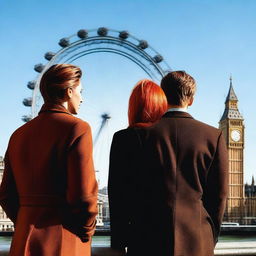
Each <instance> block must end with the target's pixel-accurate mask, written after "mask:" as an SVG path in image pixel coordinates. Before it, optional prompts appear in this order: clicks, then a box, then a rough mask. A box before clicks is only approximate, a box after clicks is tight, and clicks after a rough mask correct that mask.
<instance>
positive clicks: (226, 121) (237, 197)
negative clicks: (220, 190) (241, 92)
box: [219, 77, 244, 224]
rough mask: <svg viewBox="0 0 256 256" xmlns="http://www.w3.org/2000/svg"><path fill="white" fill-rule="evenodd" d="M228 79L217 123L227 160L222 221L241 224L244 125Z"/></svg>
mask: <svg viewBox="0 0 256 256" xmlns="http://www.w3.org/2000/svg"><path fill="white" fill-rule="evenodd" d="M243 121H244V119H243V117H242V115H241V114H240V112H239V110H238V99H237V96H236V94H235V91H234V88H233V85H232V78H231V77H230V87H229V92H228V95H227V98H226V101H225V110H224V113H223V115H222V117H221V119H220V122H219V128H220V129H221V130H222V132H223V135H224V137H225V139H226V144H227V149H228V158H229V159H228V160H229V192H228V200H227V207H226V212H225V216H224V221H228V222H239V223H240V224H242V222H243V220H242V216H243V209H244V208H243V205H244V168H243V166H244V124H243Z"/></svg>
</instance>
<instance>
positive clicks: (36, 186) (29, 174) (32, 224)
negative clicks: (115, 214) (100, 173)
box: [0, 104, 97, 256]
mask: <svg viewBox="0 0 256 256" xmlns="http://www.w3.org/2000/svg"><path fill="white" fill-rule="evenodd" d="M0 203H1V206H2V207H3V209H4V210H5V211H6V213H7V215H8V216H9V217H10V218H11V220H12V221H13V222H14V223H15V233H14V236H13V241H12V244H11V249H10V255H11V256H22V255H25V256H58V255H59V256H71V255H72V256H80V255H83V256H89V255H91V248H90V246H91V236H92V235H93V233H94V229H95V223H96V221H95V217H96V214H97V182H96V179H95V172H94V167H93V159H92V139H91V130H90V126H89V125H88V124H87V123H86V122H84V121H82V120H81V119H78V118H76V117H73V116H72V115H71V114H70V113H69V112H68V111H67V110H66V109H65V108H64V107H62V106H60V105H53V104H45V105H44V106H43V107H42V109H41V112H40V114H39V116H38V117H36V118H34V119H33V120H32V121H30V122H28V123H26V124H25V125H23V126H22V127H20V128H19V129H17V130H16V131H15V132H14V133H13V135H12V136H11V139H10V142H9V146H8V149H7V152H6V156H5V170H4V176H3V181H2V184H1V187H0ZM79 237H81V238H84V239H85V240H89V241H88V242H85V243H83V242H82V241H81V239H80V238H79Z"/></svg>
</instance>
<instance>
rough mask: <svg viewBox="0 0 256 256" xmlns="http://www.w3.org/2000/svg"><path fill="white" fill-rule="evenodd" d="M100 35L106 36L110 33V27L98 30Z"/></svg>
mask: <svg viewBox="0 0 256 256" xmlns="http://www.w3.org/2000/svg"><path fill="white" fill-rule="evenodd" d="M97 33H98V35H99V36H106V35H107V34H108V29H107V28H105V27H101V28H99V29H98V31H97Z"/></svg>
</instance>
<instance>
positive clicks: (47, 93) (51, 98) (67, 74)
mask: <svg viewBox="0 0 256 256" xmlns="http://www.w3.org/2000/svg"><path fill="white" fill-rule="evenodd" d="M81 76H82V71H81V69H80V68H79V67H77V66H74V65H71V64H56V65H53V66H51V67H50V68H49V69H48V70H47V71H46V72H45V73H44V74H43V76H42V78H41V81H40V92H41V94H42V96H43V99H44V102H47V103H48V102H51V103H58V102H61V101H63V100H65V99H64V98H65V91H66V89H67V88H74V87H76V86H78V85H79V82H80V79H81Z"/></svg>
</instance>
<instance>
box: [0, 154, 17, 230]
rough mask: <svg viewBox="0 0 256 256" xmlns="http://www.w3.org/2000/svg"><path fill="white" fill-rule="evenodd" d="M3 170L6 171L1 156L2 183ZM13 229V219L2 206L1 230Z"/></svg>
mask: <svg viewBox="0 0 256 256" xmlns="http://www.w3.org/2000/svg"><path fill="white" fill-rule="evenodd" d="M3 171H4V161H3V157H1V156H0V183H1V182H2V178H3ZM13 230H14V225H13V223H12V221H11V220H10V219H9V218H7V216H6V214H5V212H4V210H3V209H2V207H0V232H4V231H13Z"/></svg>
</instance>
